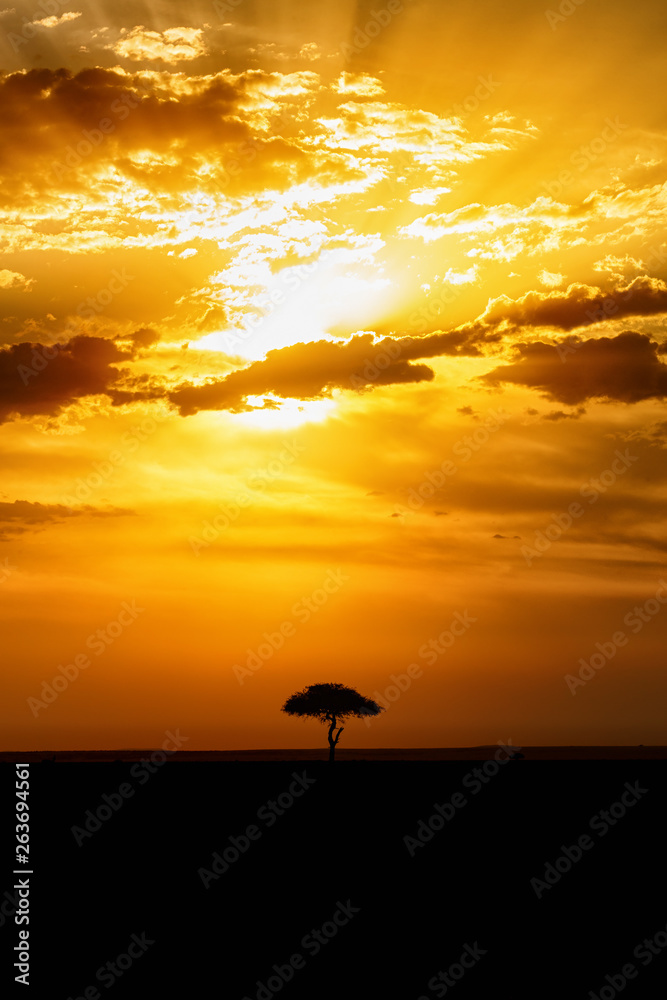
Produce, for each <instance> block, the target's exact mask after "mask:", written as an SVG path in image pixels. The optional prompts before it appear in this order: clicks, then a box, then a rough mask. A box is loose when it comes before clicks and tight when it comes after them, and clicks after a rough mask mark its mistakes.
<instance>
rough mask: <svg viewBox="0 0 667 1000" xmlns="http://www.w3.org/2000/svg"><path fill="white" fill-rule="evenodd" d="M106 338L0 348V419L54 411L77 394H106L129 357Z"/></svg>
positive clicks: (85, 338) (130, 357) (131, 354)
mask: <svg viewBox="0 0 667 1000" xmlns="http://www.w3.org/2000/svg"><path fill="white" fill-rule="evenodd" d="M133 353H134V350H133V349H130V350H129V351H124V350H122V349H121V348H120V347H118V346H117V345H116V344H115V343H114V342H113V341H111V340H103V339H100V338H96V337H84V336H82V337H74V338H73V339H72V340H70V341H68V342H67V343H64V344H55V345H52V346H51V347H44V346H43V345H42V344H28V343H23V344H14V345H13V346H11V347H9V348H6V349H4V350H0V423H3V422H4V421H6V420H8V419H10V418H12V417H16V416H35V415H38V414H39V415H44V414H49V415H52V414H55V413H57V412H59V411H60V410H61V409H62V408H63V407H64V406H67V405H68V404H69V403H73V402H75V401H76V400H77V399H79V398H81V397H82V396H90V395H98V394H100V393H106V392H107V391H108V390H109V388H110V387H111V386H112V385H113V383H114V382H116V381H117V379H118V378H119V376H120V375H121V372H120V370H119V369H118V368H116V367H115V365H116V364H118V363H119V362H122V361H130V360H131V359H132V357H133Z"/></svg>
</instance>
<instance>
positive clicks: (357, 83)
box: [333, 70, 384, 97]
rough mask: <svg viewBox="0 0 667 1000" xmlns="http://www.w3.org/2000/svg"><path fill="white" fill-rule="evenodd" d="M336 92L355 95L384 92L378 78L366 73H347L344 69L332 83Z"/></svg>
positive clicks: (378, 94)
mask: <svg viewBox="0 0 667 1000" xmlns="http://www.w3.org/2000/svg"><path fill="white" fill-rule="evenodd" d="M333 90H335V91H336V93H337V94H354V96H355V97H378V96H380V95H381V94H384V87H383V86H382V83H381V82H380V80H378V79H377V77H375V76H371V75H370V74H368V73H348V72H346V71H345V70H343V72H342V73H341V74H340V76H339V77H338V79H337V80H336V81H335V83H334V84H333Z"/></svg>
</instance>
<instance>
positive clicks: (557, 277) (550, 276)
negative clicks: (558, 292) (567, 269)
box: [537, 270, 565, 288]
mask: <svg viewBox="0 0 667 1000" xmlns="http://www.w3.org/2000/svg"><path fill="white" fill-rule="evenodd" d="M537 277H538V278H539V280H540V281H541V282H542V284H543V285H546V286H547V288H557V287H558V286H559V285H562V284H563V282H564V281H565V276H564V275H562V274H558V273H557V272H555V271H545V270H542V271H540V272H539V274H538V275H537Z"/></svg>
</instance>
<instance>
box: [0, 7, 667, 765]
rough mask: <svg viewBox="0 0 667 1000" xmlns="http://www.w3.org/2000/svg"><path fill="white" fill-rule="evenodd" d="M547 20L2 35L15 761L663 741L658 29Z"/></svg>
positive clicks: (310, 15)
mask: <svg viewBox="0 0 667 1000" xmlns="http://www.w3.org/2000/svg"><path fill="white" fill-rule="evenodd" d="M561 6H562V7H563V9H564V10H569V9H570V7H572V8H573V12H572V13H570V14H565V13H562V12H560V13H559V8H558V6H555V7H554V8H552V9H547V10H543V9H541V8H538V7H536V5H535V4H533V3H529V2H527V0H526V2H517V0H513V2H512V3H511V4H510V5H509V10H508V9H506V8H504V9H501V8H502V5H498V4H494V3H491V2H490V0H484V2H481V3H478V4H475V5H471V4H469V3H467V2H466V3H464V2H463V0H461V2H458V0H455V2H452V3H448V4H447V5H443V4H441V3H439V2H436V0H403V2H400V0H392V2H391V3H389V4H385V5H383V6H380V5H373V4H357V3H354V4H353V3H351V2H349V0H346V2H343V3H339V4H335V5H334V4H328V5H322V4H318V3H315V2H314V0H227V2H224V0H221V2H218V3H203V2H196V3H190V4H187V5H186V4H182V5H181V4H176V3H170V4H164V3H148V2H144V3H134V2H133V3H129V2H121V3H117V4H116V5H114V9H113V12H112V13H111V14H110V12H109V10H108V9H107V8H108V5H102V4H101V3H98V2H96V0H90V2H87V3H86V4H79V5H77V4H74V3H72V4H61V3H60V2H59V0H44V2H43V3H42V5H37V4H36V3H32V2H31V3H24V2H18V0H17V2H16V4H15V7H14V8H13V9H12V10H5V11H3V12H1V13H0V57H1V62H0V65H1V66H2V68H3V75H2V76H1V77H0V88H1V89H2V94H1V95H0V96H1V99H0V129H1V132H2V142H1V143H0V175H1V184H0V198H1V199H2V205H1V206H0V213H1V214H0V252H1V253H2V260H0V316H1V317H2V344H1V345H0V454H1V455H2V462H3V477H2V488H1V493H0V594H1V596H2V604H1V608H2V611H1V614H2V631H3V643H2V648H3V670H2V673H3V680H4V684H3V697H2V699H1V701H0V705H1V707H0V712H1V713H2V732H3V737H2V744H3V745H2V749H26V750H27V749H41V748H53V749H65V748H72V749H74V748H90V749H106V748H116V747H118V748H120V747H131V746H134V747H136V746H141V747H145V746H159V745H161V743H162V742H163V740H164V733H165V732H166V731H167V730H169V729H171V730H172V731H173V730H174V729H175V728H177V727H178V728H179V730H180V732H181V734H182V735H183V736H184V737H186V738H187V740H188V741H189V742H188V744H187V745H186V746H185V747H184V748H185V749H207V748H218V749H233V748H254V747H257V748H259V747H310V746H319V745H324V743H325V731H324V728H323V727H322V726H321V725H320V724H318V723H317V722H314V721H313V722H302V721H299V720H294V719H290V718H289V717H287V716H285V715H284V714H282V713H281V712H280V707H281V705H282V704H283V702H284V701H285V699H286V698H287V697H288V696H289V695H290V694H291V693H293V692H294V691H297V690H300V689H301V688H303V687H305V686H306V685H308V684H313V683H321V682H326V681H332V682H341V683H344V684H348V685H350V686H352V687H355V688H357V689H358V690H359V691H360V692H361V693H362V694H365V695H367V696H369V697H376V698H377V697H381V698H384V699H385V701H386V704H387V706H388V708H387V711H386V712H385V713H383V714H382V715H381V716H380V717H379V718H378V719H375V720H373V721H369V722H368V724H366V723H365V722H364V721H362V720H351V721H349V722H348V723H347V725H346V731H345V734H344V736H343V737H342V743H341V745H342V746H345V745H347V746H348V747H350V746H358V747H372V746H406V747H407V746H415V747H417V746H424V747H428V746H448V745H452V746H464V745H472V744H480V743H495V742H496V741H497V740H499V739H503V740H505V741H507V740H508V739H510V738H511V739H512V741H513V742H514V743H515V744H516V745H522V744H524V745H531V744H615V743H619V744H638V743H644V744H647V745H648V744H664V743H666V742H667V731H666V729H665V721H664V704H665V696H666V694H667V690H666V689H667V679H666V678H665V671H664V652H663V650H664V641H665V625H666V623H667V611H666V610H664V608H663V605H662V603H661V600H660V597H661V596H662V595H663V594H664V596H665V598H667V584H665V583H664V582H663V581H665V580H667V566H665V560H664V554H665V551H666V548H667V537H666V535H665V529H664V515H663V512H664V502H665V461H664V458H665V448H666V447H667V444H666V442H667V412H666V410H665V398H666V397H667V364H666V363H665V361H664V355H665V354H666V353H667V346H666V345H667V335H666V325H665V318H666V316H667V283H666V280H665V279H666V278H667V241H666V239H665V226H664V214H665V201H666V195H665V192H666V191H667V187H666V186H665V181H666V180H667V167H666V166H665V150H666V148H667V119H666V115H665V106H664V100H663V91H664V81H663V74H664V43H663V40H664V29H665V20H666V19H667V14H666V13H665V11H664V7H663V5H661V4H657V3H655V2H648V0H638V2H637V3H635V4H633V5H632V10H629V8H628V5H627V4H624V3H621V2H618V0H607V2H605V3H604V5H603V4H602V2H601V0H586V3H584V4H581V5H580V6H576V7H575V6H574V5H567V4H565V5H561ZM110 16H112V17H113V19H114V20H113V21H111V22H110V21H109V17H110ZM663 588H664V589H663ZM656 595H658V596H656ZM647 602H648V603H647ZM634 609H639V610H638V611H635V610H634ZM462 622H464V623H465V624H461V623H462ZM452 625H454V629H452V628H451V627H450V626H452ZM457 633H458V634H457ZM438 637H442V643H443V644H444V645H439V644H438V643H439V638H438ZM591 657H593V658H594V659H593V665H592V666H590V661H591ZM582 660H583V661H585V663H584V664H583V665H582ZM411 664H415V665H416V666H415V667H413V668H412V671H411V675H408V674H407V671H408V668H409V667H410V665H411ZM253 665H254V667H255V669H251V667H252V666H253ZM580 672H581V673H580ZM54 679H57V680H55V683H54ZM44 685H46V687H45V686H44ZM401 688H402V690H401Z"/></svg>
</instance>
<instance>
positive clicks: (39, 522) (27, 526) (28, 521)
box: [0, 500, 132, 541]
mask: <svg viewBox="0 0 667 1000" xmlns="http://www.w3.org/2000/svg"><path fill="white" fill-rule="evenodd" d="M131 513H132V511H130V510H124V509H121V508H119V507H112V508H110V509H106V510H103V509H100V508H97V507H91V506H90V505H88V504H84V505H82V506H80V507H65V506H64V505H63V504H59V503H31V502H30V501H29V500H14V501H13V503H12V502H0V540H2V541H7V540H8V539H11V538H15V537H16V536H17V535H22V534H24V533H25V532H27V531H36V530H39V529H40V528H42V527H44V526H45V525H46V524H53V523H58V522H60V521H64V520H65V519H66V518H69V517H81V516H88V517H121V516H124V515H126V514H131Z"/></svg>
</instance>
